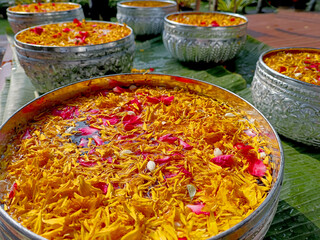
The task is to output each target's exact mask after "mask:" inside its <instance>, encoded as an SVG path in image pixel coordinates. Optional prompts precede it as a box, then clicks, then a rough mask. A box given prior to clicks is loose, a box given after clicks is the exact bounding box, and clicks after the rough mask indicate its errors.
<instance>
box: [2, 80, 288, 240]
mask: <svg viewBox="0 0 320 240" xmlns="http://www.w3.org/2000/svg"><path fill="white" fill-rule="evenodd" d="M132 84H134V85H135V86H146V85H147V86H161V87H166V88H175V87H177V88H183V89H187V90H190V91H191V92H194V93H196V94H201V95H206V96H208V97H211V98H214V99H219V101H223V102H225V103H226V104H228V105H229V106H232V107H234V108H235V109H237V110H239V111H244V112H245V114H246V115H247V116H250V117H252V118H254V119H255V121H256V123H257V125H256V126H259V128H260V129H261V131H262V132H263V133H264V134H265V136H266V137H267V138H268V141H266V143H265V144H266V147H267V148H268V149H269V150H270V151H271V153H270V156H271V158H270V161H271V166H272V168H271V174H272V183H271V189H270V191H269V193H268V195H267V197H266V199H264V200H263V202H262V203H261V204H260V206H259V207H258V208H257V209H256V210H255V211H253V212H252V213H251V214H250V215H248V216H247V217H246V218H245V219H244V220H242V221H241V222H240V223H238V224H236V225H234V226H233V227H231V228H229V229H228V230H226V231H224V232H221V233H220V234H218V235H216V236H213V237H211V238H209V239H211V240H217V239H230V240H231V239H262V238H263V237H264V235H265V234H266V232H267V230H268V228H269V226H270V224H271V221H272V219H273V217H274V214H275V212H276V208H277V204H278V200H279V193H280V188H281V184H282V180H283V169H284V159H283V151H282V147H281V143H280V140H279V138H278V136H277V134H276V132H275V131H274V129H273V128H272V126H271V125H270V124H269V122H268V121H267V120H266V119H265V118H264V116H263V115H261V113H260V112H259V111H258V110H256V109H255V108H254V107H253V106H252V105H251V104H249V103H248V102H246V101H245V100H243V99H242V98H240V97H238V96H237V95H235V94H233V93H231V92H230V91H228V90H225V89H222V88H220V87H217V86H215V85H212V84H209V83H205V82H202V81H199V80H194V79H190V78H184V77H178V76H171V75H161V74H118V75H110V76H105V77H101V78H93V79H89V80H85V81H81V82H78V83H74V84H71V85H68V86H65V87H62V88H59V89H56V90H54V91H51V92H49V93H47V94H44V95H42V96H41V97H39V98H37V99H35V100H34V101H32V102H30V103H29V104H27V105H26V106H24V107H23V108H21V109H20V110H18V111H17V112H16V113H15V114H14V115H13V116H12V117H11V118H10V119H9V120H8V121H7V122H6V123H5V124H3V125H2V128H1V129H0V153H1V154H3V152H4V151H5V149H6V146H7V144H8V142H9V141H10V138H11V137H12V136H14V133H15V132H17V131H19V130H20V129H23V128H24V126H25V125H26V124H27V123H28V122H29V121H31V119H33V118H34V117H35V116H37V115H38V114H39V113H41V112H43V111H44V110H46V109H50V108H52V107H54V106H57V105H58V104H60V103H63V102H66V101H68V100H69V99H71V98H73V97H75V96H79V95H82V94H84V93H88V92H93V91H96V90H99V91H102V90H104V89H112V88H114V87H115V85H117V86H121V87H129V86H131V85H132ZM0 223H1V224H0V232H1V233H2V234H4V235H5V236H8V238H9V239H25V240H31V239H33V240H40V239H41V240H43V239H44V238H42V237H40V236H39V235H36V234H35V233H32V232H30V231H29V230H27V229H25V228H24V227H22V226H21V225H20V224H19V223H17V222H16V221H15V220H13V219H12V218H11V217H10V216H9V215H8V213H6V211H5V210H4V209H3V208H0Z"/></svg>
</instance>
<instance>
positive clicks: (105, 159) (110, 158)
mask: <svg viewBox="0 0 320 240" xmlns="http://www.w3.org/2000/svg"><path fill="white" fill-rule="evenodd" d="M102 160H103V161H107V163H112V157H107V158H103V159H102Z"/></svg>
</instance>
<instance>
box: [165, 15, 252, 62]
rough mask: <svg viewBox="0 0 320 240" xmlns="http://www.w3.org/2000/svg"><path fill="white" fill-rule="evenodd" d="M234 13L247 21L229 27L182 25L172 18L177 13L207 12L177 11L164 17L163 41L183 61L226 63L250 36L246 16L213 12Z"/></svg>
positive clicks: (173, 54)
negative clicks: (248, 35)
mask: <svg viewBox="0 0 320 240" xmlns="http://www.w3.org/2000/svg"><path fill="white" fill-rule="evenodd" d="M213 13H217V14H225V15H231V16H234V17H239V18H242V19H244V20H245V22H244V23H242V24H239V25H235V26H226V27H199V26H192V25H187V24H181V23H178V22H175V21H171V20H169V19H168V17H169V16H171V15H174V14H184V15H185V14H199V15H200V14H203V12H180V13H178V12H176V13H173V14H169V15H167V16H166V17H165V20H164V31H163V36H162V39H163V43H164V46H165V47H166V49H167V50H168V51H169V52H170V54H171V55H172V57H174V58H176V59H178V60H179V61H182V62H215V63H219V62H225V61H227V60H230V59H232V58H234V57H235V56H236V54H237V53H238V52H239V50H240V49H241V47H242V46H243V45H244V43H245V41H246V38H247V23H248V20H247V18H246V17H244V16H242V15H240V14H235V13H224V12H213Z"/></svg>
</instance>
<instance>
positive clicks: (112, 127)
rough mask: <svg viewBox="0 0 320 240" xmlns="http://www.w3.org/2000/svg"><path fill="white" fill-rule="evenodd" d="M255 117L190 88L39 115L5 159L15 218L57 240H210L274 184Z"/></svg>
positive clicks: (101, 99)
mask: <svg viewBox="0 0 320 240" xmlns="http://www.w3.org/2000/svg"><path fill="white" fill-rule="evenodd" d="M267 145H268V137H267V136H265V135H264V132H263V131H260V129H259V126H258V124H257V122H256V121H255V120H254V119H252V118H251V117H250V116H248V115H247V113H245V112H242V111H240V110H238V109H236V108H234V107H231V106H229V105H228V104H226V103H224V102H221V101H219V100H216V99H212V98H208V97H206V96H202V95H197V94H194V93H192V92H189V91H186V90H182V89H166V88H160V87H159V88H152V87H137V86H134V85H131V86H130V87H128V88H122V87H120V86H117V87H114V88H113V89H112V90H103V91H100V92H99V93H94V94H88V95H87V96H80V97H77V98H75V99H72V100H71V101H68V103H66V104H64V105H61V106H57V107H56V108H55V109H51V110H47V112H45V113H42V114H40V115H39V116H37V117H36V118H35V119H34V121H31V122H30V123H29V125H28V126H27V127H26V128H25V129H22V130H21V131H20V132H19V133H17V135H16V136H15V137H14V138H13V139H12V142H10V143H9V144H8V146H7V150H6V152H5V154H4V155H2V156H1V161H0V162H1V169H2V172H1V175H0V176H1V179H0V184H1V187H2V189H7V190H6V191H5V193H2V194H1V196H0V197H1V199H2V203H3V204H4V208H5V210H6V211H7V212H8V213H9V214H10V216H12V217H13V218H14V219H16V220H17V221H18V222H20V223H21V224H22V225H23V226H25V227H26V228H28V229H30V230H31V231H33V232H35V233H36V234H39V235H41V236H43V237H45V238H47V239H83V240H85V239H122V240H127V239H168V240H171V239H172V240H173V239H174V240H178V239H197V240H198V239H206V238H208V237H210V236H214V235H216V234H218V233H221V232H223V231H225V230H227V229H229V228H230V227H232V226H234V225H235V224H237V223H239V222H240V221H242V220H243V219H244V218H246V217H247V216H248V215H249V214H250V213H252V212H253V211H254V210H255V209H256V208H257V207H258V206H259V205H260V204H261V203H262V202H263V201H264V199H265V198H266V196H267V195H268V191H269V190H270V188H271V182H272V176H271V171H272V162H271V154H270V153H271V152H270V150H269V149H268V147H267Z"/></svg>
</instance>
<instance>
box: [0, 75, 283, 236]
mask: <svg viewBox="0 0 320 240" xmlns="http://www.w3.org/2000/svg"><path fill="white" fill-rule="evenodd" d="M119 75H122V76H126V75H141V73H120V74H112V75H105V76H99V77H94V78H89V79H85V80H82V81H79V82H76V83H71V84H68V85H65V86H62V87H59V88H56V89H54V90H51V91H49V92H47V93H45V94H43V95H41V96H39V97H37V98H35V99H33V100H31V101H29V102H28V103H26V104H25V105H23V106H22V107H20V108H19V109H18V110H17V111H15V112H14V113H13V114H12V115H11V117H10V118H8V119H7V120H6V121H5V122H4V123H3V124H2V125H0V130H1V129H2V127H3V126H4V125H5V124H6V123H7V122H8V121H9V120H10V119H11V118H12V117H13V116H14V115H15V114H16V113H18V112H19V111H21V110H22V109H23V108H25V107H26V106H28V105H29V104H31V103H32V102H34V101H37V100H38V99H40V98H42V97H44V96H45V95H48V94H51V93H53V92H55V91H59V90H60V89H62V88H64V87H68V86H71V85H76V84H78V83H81V82H85V81H90V80H92V79H96V78H104V77H106V78H110V77H112V76H119ZM147 75H152V76H172V77H178V78H179V77H180V78H184V79H190V80H194V81H196V82H201V83H205V84H209V85H211V86H214V87H217V88H220V89H222V90H224V91H226V92H228V93H229V94H232V95H234V96H236V97H237V98H239V99H240V100H241V101H244V102H245V103H247V104H248V105H249V106H250V107H251V108H252V109H254V110H255V111H257V112H258V113H259V114H260V116H261V117H262V118H263V119H264V120H265V121H266V123H267V124H268V125H269V127H270V129H271V130H272V132H273V134H274V136H275V138H276V142H277V143H278V147H279V153H280V168H279V173H278V177H277V179H276V181H275V182H274V184H273V186H272V188H271V190H270V192H269V193H268V195H267V197H266V198H265V199H264V200H263V202H262V203H261V204H260V205H259V207H258V208H257V209H255V210H254V211H253V212H252V213H250V215H248V216H247V217H246V218H245V219H243V220H242V221H241V222H239V223H238V224H236V225H234V226H233V227H231V228H229V229H228V230H226V231H224V232H221V233H219V234H217V235H215V236H212V237H209V238H208V239H207V240H219V239H221V238H223V237H225V236H227V235H228V234H230V233H232V232H234V231H236V230H237V229H240V228H241V227H242V226H243V225H245V224H246V223H248V222H249V221H250V220H251V218H253V217H255V216H256V215H258V214H259V212H260V211H261V210H262V209H263V208H264V207H265V206H266V205H267V204H268V203H269V201H270V199H271V198H272V197H273V196H274V195H275V194H276V190H277V189H278V188H279V190H280V189H281V185H282V181H283V175H284V164H285V160H284V151H283V147H282V144H281V140H280V137H279V135H278V133H277V132H276V130H275V129H274V127H273V126H272V125H271V123H270V122H269V121H268V119H267V118H266V117H265V116H264V115H263V114H262V113H261V112H260V111H259V110H258V109H257V108H256V107H255V106H254V105H253V104H251V103H250V102H248V101H247V100H245V99H244V98H242V97H240V96H239V95H237V94H235V93H233V92H231V91H229V90H227V89H225V88H223V87H220V86H218V85H215V84H212V83H209V82H205V81H202V80H198V79H194V78H190V77H184V76H179V75H170V74H163V73H147ZM0 217H2V218H3V219H4V220H5V221H6V222H9V223H10V224H11V225H13V226H14V227H15V228H16V229H19V231H20V232H21V233H22V234H24V235H26V236H27V237H29V238H30V237H31V239H34V240H46V239H45V238H43V237H41V236H40V235H37V234H35V233H34V232H32V231H30V230H29V229H27V228H25V227H23V226H22V225H21V224H20V223H18V222H17V221H15V220H14V219H13V218H11V217H10V215H9V214H8V213H7V212H6V211H5V210H4V209H3V208H2V206H0Z"/></svg>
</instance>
